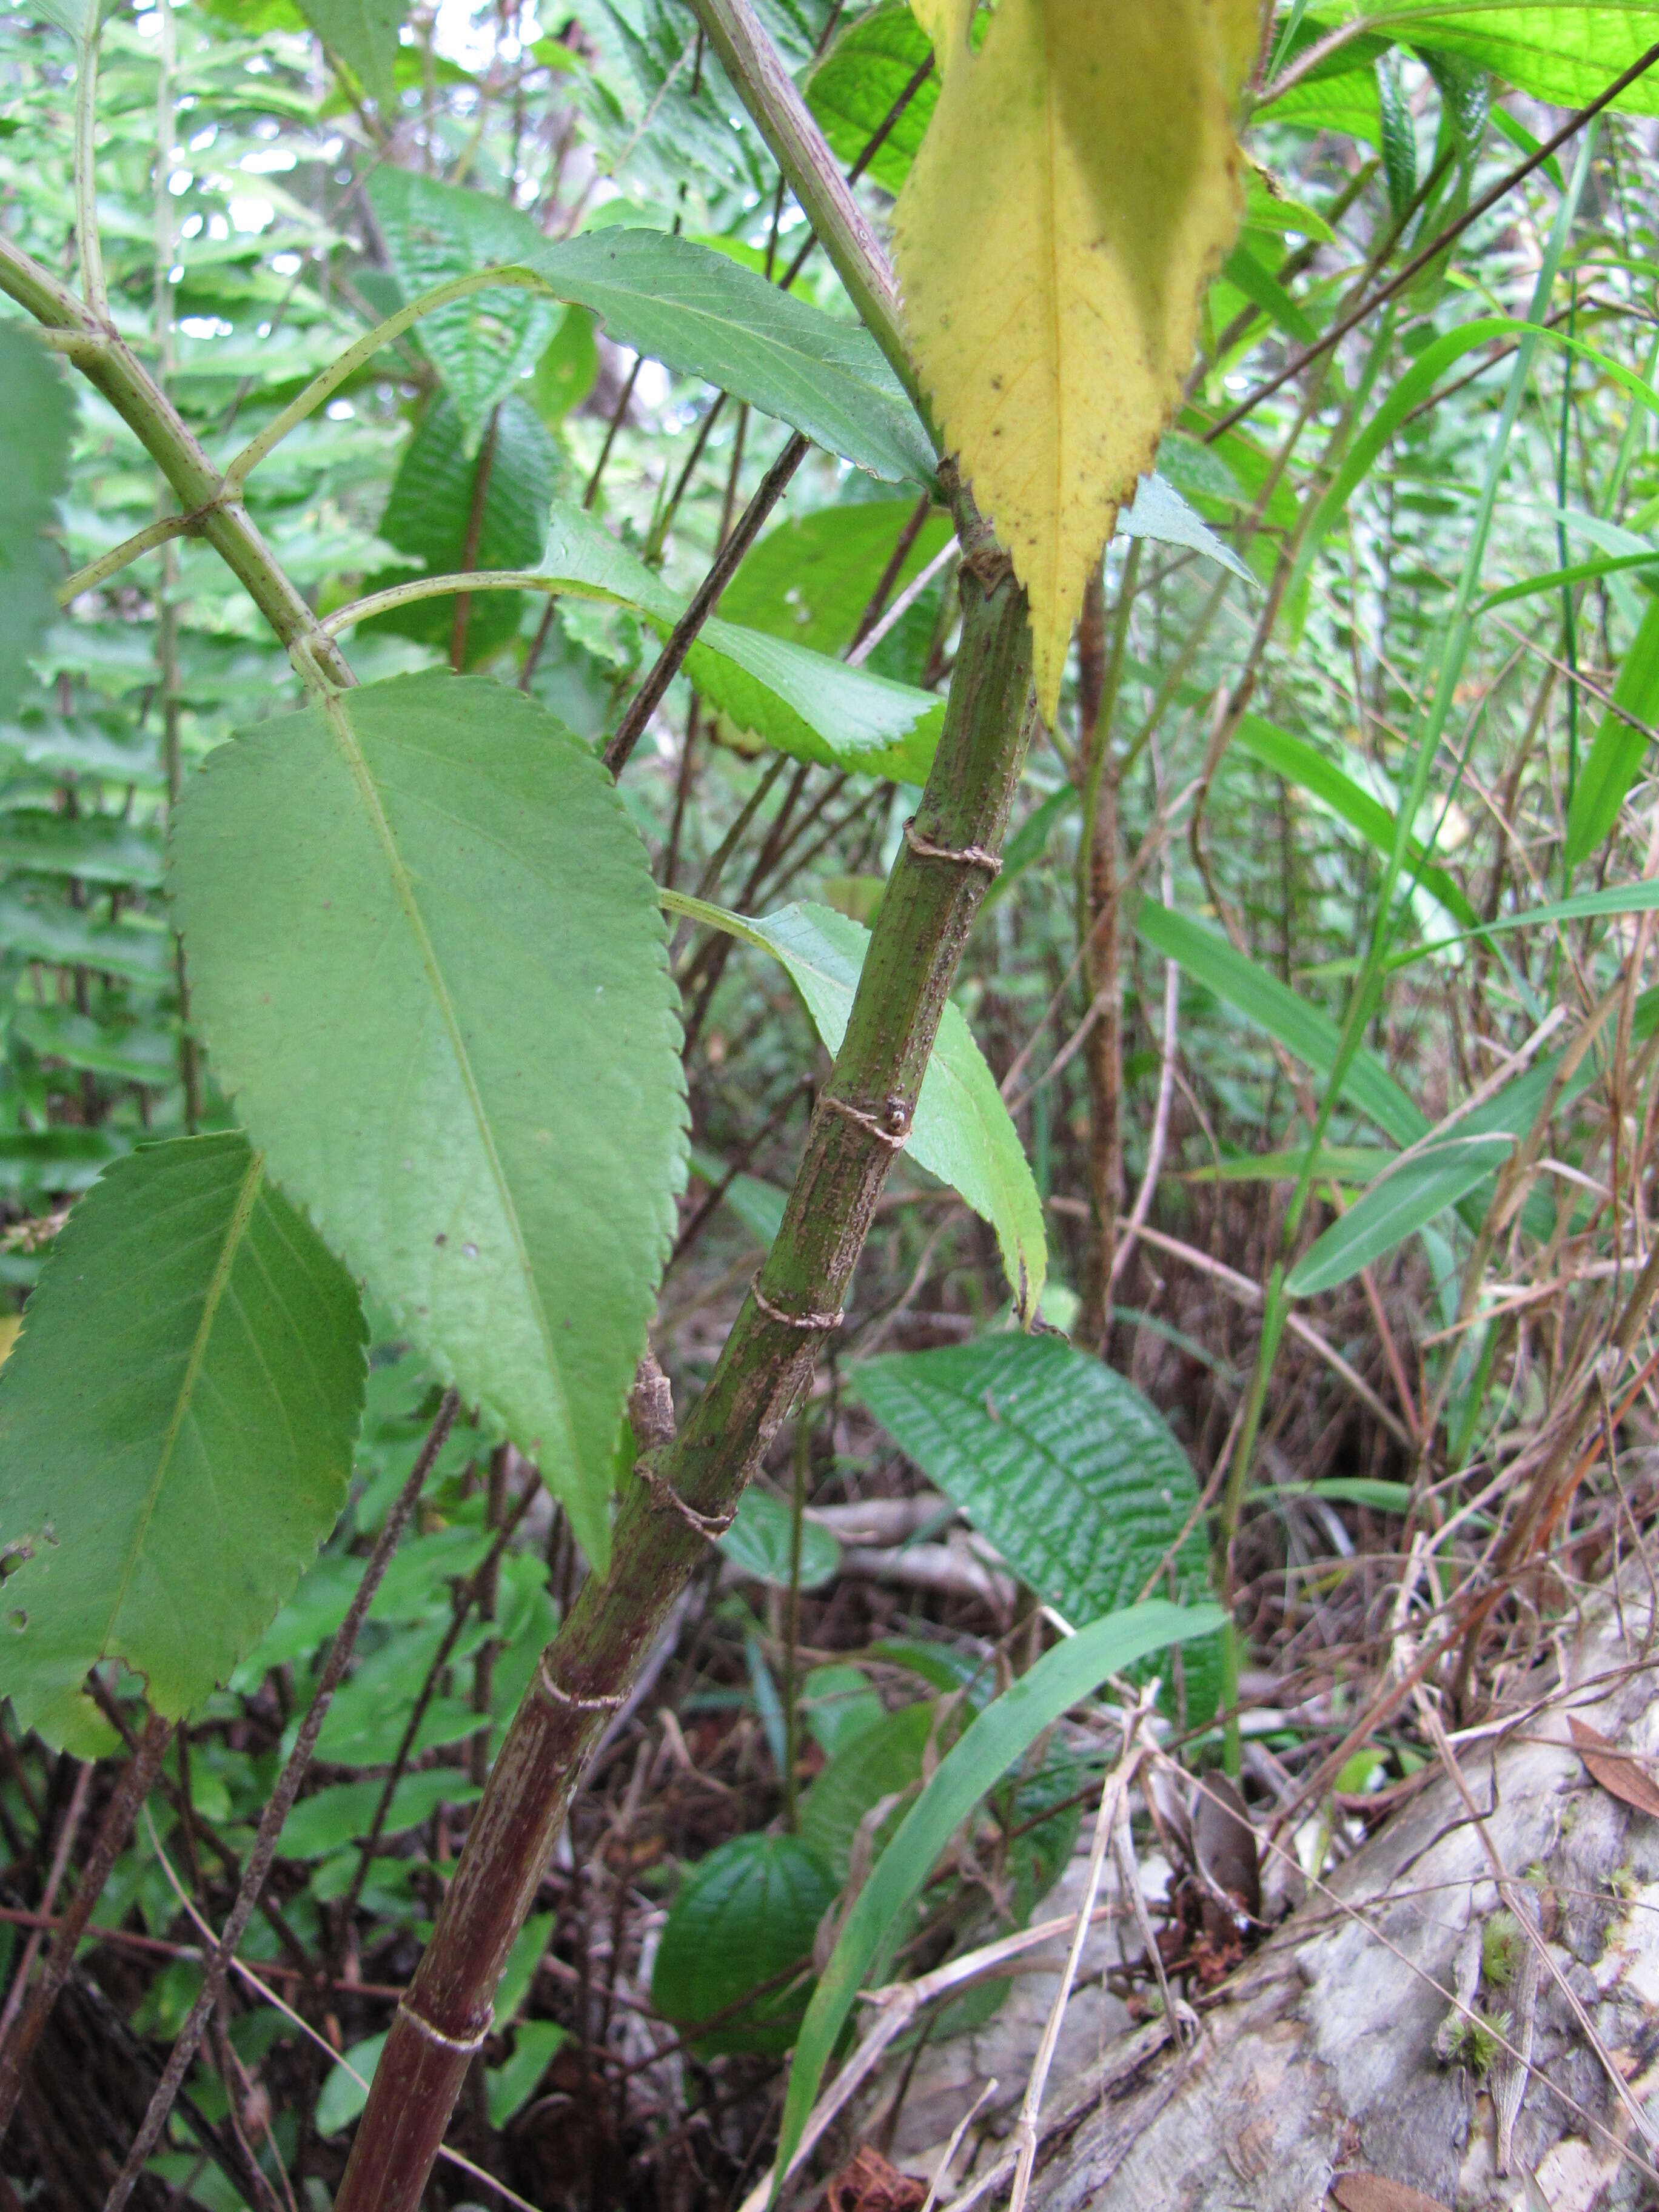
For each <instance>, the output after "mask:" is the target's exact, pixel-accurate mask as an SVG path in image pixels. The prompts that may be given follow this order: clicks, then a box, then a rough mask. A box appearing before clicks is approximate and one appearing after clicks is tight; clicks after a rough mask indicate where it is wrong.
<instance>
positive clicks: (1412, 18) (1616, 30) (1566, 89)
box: [1319, 0, 1659, 115]
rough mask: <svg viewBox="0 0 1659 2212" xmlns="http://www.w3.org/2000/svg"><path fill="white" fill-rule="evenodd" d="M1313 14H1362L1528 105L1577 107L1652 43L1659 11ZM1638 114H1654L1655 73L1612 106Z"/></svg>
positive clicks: (1610, 5) (1574, 8)
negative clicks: (1526, 98) (1494, 77)
mask: <svg viewBox="0 0 1659 2212" xmlns="http://www.w3.org/2000/svg"><path fill="white" fill-rule="evenodd" d="M1319 12H1320V14H1321V15H1325V16H1328V17H1342V16H1354V15H1363V16H1364V19H1365V22H1366V26H1367V27H1368V28H1369V29H1375V30H1383V31H1389V32H1391V33H1393V34H1394V36H1395V37H1396V38H1397V39H1400V40H1402V41H1403V42H1404V43H1405V44H1406V45H1407V46H1418V47H1421V48H1423V49H1424V50H1425V51H1433V52H1440V53H1446V54H1455V55H1457V56H1459V57H1460V58H1462V59H1464V60H1467V61H1471V62H1478V63H1479V64H1480V66H1481V67H1482V68H1483V69H1489V70H1495V71H1496V73H1497V74H1498V76H1501V77H1505V78H1507V79H1508V81H1509V82H1510V83H1511V84H1512V85H1514V86H1516V88H1518V89H1519V90H1520V91H1522V92H1527V93H1530V94H1532V96H1533V97H1534V100H1549V101H1552V102H1553V104H1554V105H1555V106H1559V107H1579V106H1583V105H1584V103H1585V102H1586V101H1588V100H1594V99H1595V96H1596V94H1598V93H1600V92H1603V91H1605V90H1606V88H1607V86H1608V85H1609V84H1610V83H1611V82H1612V81H1613V78H1614V77H1616V76H1620V75H1621V74H1622V73H1623V71H1625V70H1627V69H1628V68H1629V67H1630V65H1631V64H1632V62H1635V61H1638V60H1639V59H1640V58H1641V57H1642V55H1644V53H1645V52H1647V50H1648V48H1649V47H1650V46H1659V7H1655V6H1653V5H1652V4H1651V0H1597V4H1589V5H1583V4H1579V0H1541V4H1537V3H1536V0H1535V4H1534V5H1533V6H1531V7H1521V8H1510V7H1502V6H1497V5H1492V4H1488V5H1485V6H1481V5H1479V4H1477V5H1475V6H1473V7H1472V6H1470V5H1469V4H1468V0H1462V4H1461V5H1460V4H1458V0H1405V4H1403V5H1400V4H1396V5H1395V6H1392V7H1382V8H1379V7H1377V6H1376V5H1375V4H1374V0H1338V4H1337V5H1335V6H1332V5H1330V4H1328V0H1327V4H1326V5H1325V6H1323V7H1322V8H1321V9H1320V11H1319ZM1614 105H1615V106H1619V107H1622V108H1626V109H1628V110H1629V111H1630V112H1632V113H1633V114H1637V115H1656V114H1659V73H1656V72H1655V71H1653V70H1650V71H1649V73H1648V75H1647V76H1644V77H1638V79H1637V81H1636V82H1635V83H1634V84H1632V86H1630V87H1629V88H1628V89H1627V90H1626V91H1625V92H1622V93H1620V95H1619V98H1618V100H1616V102H1615V103H1614Z"/></svg>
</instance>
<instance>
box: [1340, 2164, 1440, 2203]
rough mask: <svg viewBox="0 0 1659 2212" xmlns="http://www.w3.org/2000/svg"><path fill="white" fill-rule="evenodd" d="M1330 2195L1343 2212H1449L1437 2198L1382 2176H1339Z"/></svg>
mask: <svg viewBox="0 0 1659 2212" xmlns="http://www.w3.org/2000/svg"><path fill="white" fill-rule="evenodd" d="M1331 2194H1332V2196H1333V2197H1335V2199H1336V2201H1337V2203H1339V2204H1340V2206H1341V2207H1342V2212H1446V2208H1445V2206H1444V2205H1443V2204H1442V2203H1439V2201H1438V2200H1437V2198H1435V2197H1425V2195H1424V2194H1423V2192H1422V2191H1421V2190H1420V2189H1408V2188H1407V2186H1406V2185H1405V2183H1404V2182H1403V2181H1389V2180H1387V2179H1385V2178H1384V2177H1383V2175H1382V2174H1380V2173H1339V2174H1338V2176H1337V2177H1336V2179H1335V2180H1334V2182H1332V2184H1331Z"/></svg>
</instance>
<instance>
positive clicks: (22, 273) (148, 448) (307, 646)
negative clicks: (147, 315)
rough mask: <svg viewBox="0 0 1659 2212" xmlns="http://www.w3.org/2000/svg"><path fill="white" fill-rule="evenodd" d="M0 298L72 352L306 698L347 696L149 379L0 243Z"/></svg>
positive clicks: (44, 277) (346, 674) (276, 573)
mask: <svg viewBox="0 0 1659 2212" xmlns="http://www.w3.org/2000/svg"><path fill="white" fill-rule="evenodd" d="M0 291H3V292H4V293H6V294H7V295H8V296H9V298H11V299H13V300H15V301H16V302H17V303H18V305H19V306H20V307H23V308H25V309H27V312H28V313H30V314H32V315H33V317H34V318H35V319H36V320H37V321H38V322H40V323H43V324H44V325H46V328H47V329H48V330H49V331H62V332H64V333H65V334H67V336H68V337H70V338H72V339H74V340H75V341H76V345H75V347H74V349H73V358H74V359H75V361H76V366H77V367H78V368H80V370H81V372H82V374H83V375H84V376H85V377H86V379H87V380H88V383H89V384H91V385H93V386H94V387H95V388H96V389H97V390H98V391H99V392H102V394H103V395H104V397H105V398H106V399H107V400H108V401H109V403H110V404H111V406H112V407H113V408H114V410H115V411H116V413H117V414H118V415H119V416H120V417H121V418H122V420H123V421H124V422H125V423H126V424H127V425H128V427H129V428H131V430H132V431H133V432H134V433H135V434H136V435H137V438H138V441H139V442H140V443H141V444H142V445H143V448H144V450H145V452H146V453H149V456H150V459H152V460H153V461H155V464H156V465H157V466H158V467H159V468H160V470H161V473H162V475H163V476H164V477H166V478H167V482H168V483H169V484H171V485H172V487H173V495H174V496H175V497H176V499H177V500H178V501H179V506H180V507H182V508H183V509H184V511H185V513H187V514H191V515H193V516H194V517H195V518H196V521H197V527H198V528H199V531H200V534H201V535H202V537H204V538H205V539H206V540H207V542H208V543H209V544H210V545H211V546H212V547H213V548H214V550H215V551H216V553H218V555H219V556H220V557H221V558H222V560H223V562H225V565H226V566H227V567H228V568H229V569H230V571H231V573H232V574H233V575H234V576H235V577H236V579H237V580H238V582H239V583H240V584H241V585H242V586H243V587H244V588H245V589H246V592H247V594H248V596H249V598H250V599H252V601H253V604H254V605H255V606H257V607H258V610H259V611H260V613H261V614H262V615H264V618H265V620H266V621H267V622H268V623H270V627H271V628H272V629H273V630H275V631H276V635H277V637H278V638H279V639H280V640H281V641H282V642H283V645H284V646H285V647H287V649H288V653H289V659H291V660H292V661H293V663H294V665H295V669H296V671H298V672H299V674H300V676H301V678H302V679H303V680H304V681H305V682H306V684H308V685H309V686H310V687H311V688H312V689H313V690H331V689H332V690H345V689H347V688H348V687H349V685H350V684H352V683H353V681H354V680H355V679H354V678H353V676H352V673H351V671H350V669H349V667H348V665H346V662H345V660H344V659H343V656H342V654H341V653H340V651H339V648H338V647H337V646H336V645H335V643H334V642H333V641H332V639H331V638H330V637H329V636H328V635H327V633H326V632H325V630H324V629H323V627H322V625H321V624H320V623H319V621H318V620H317V617H316V616H315V615H314V614H313V612H312V611H311V609H310V608H309V607H308V606H307V605H306V603H305V600H304V599H302V598H301V594H300V592H298V591H297V590H296V589H295V586H294V585H293V584H292V583H291V582H290V581H289V578H288V576H287V575H286V574H285V573H284V572H283V568H282V565H281V563H280V562H278V561H277V559H276V555H275V554H274V553H273V552H272V551H271V550H270V546H269V545H267V544H266V543H265V541H264V538H263V537H262V536H261V535H260V533H259V532H258V530H257V529H256V528H255V526H254V525H253V523H252V520H250V518H249V515H248V512H247V509H246V507H244V506H243V505H242V502H241V501H240V499H239V498H238V497H236V496H235V495H234V493H231V492H227V491H226V489H224V486H223V485H222V482H221V479H220V476H219V472H218V471H217V470H216V468H215V467H214V465H213V464H212V462H211V461H210V460H209V459H208V457H207V455H206V454H205V453H204V452H203V450H202V447H201V446H200V445H199V443H198V442H197V440H196V439H195V438H194V437H192V436H191V433H190V432H189V430H187V429H186V428H185V424H184V422H183V421H182V419H181V418H180V416H179V411H178V410H177V408H175V407H174V406H173V403H172V401H171V400H170V399H169V398H167V395H166V393H165V392H163V391H162V390H161V387H160V386H159V385H158V384H157V383H156V381H155V378H154V377H153V376H151V375H150V374H149V371H148V370H147V369H146V368H144V367H143V363H142V362H139V360H138V359H137V356H135V355H134V354H133V353H132V352H131V350H130V349H129V348H128V347H127V346H126V345H125V343H123V342H122V340H121V339H120V338H118V337H116V336H115V335H114V334H113V333H112V332H111V331H107V330H105V329H103V328H101V327H100V325H99V324H98V322H97V320H96V319H95V318H94V316H93V315H92V313H90V311H89V310H88V308H87V307H84V306H83V305H82V302H81V301H79V300H77V299H76V296H75V295H74V294H73V293H72V292H71V291H70V290H69V289H68V288H67V287H66V286H64V285H63V284H60V283H58V280H57V278H56V277H54V276H51V275H49V274H48V273H47V271H46V270H44V269H43V268H41V266H40V264H39V263H38V262H36V261H33V260H31V259H30V258H29V256H28V255H27V253H24V252H21V250H20V249H19V248H18V247H17V246H14V245H13V244H12V243H11V241H10V240H9V239H5V238H0Z"/></svg>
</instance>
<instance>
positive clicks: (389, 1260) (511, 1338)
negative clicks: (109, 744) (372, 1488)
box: [173, 673, 684, 1565]
mask: <svg viewBox="0 0 1659 2212" xmlns="http://www.w3.org/2000/svg"><path fill="white" fill-rule="evenodd" d="M173 883H174V896H175V902H176V907H177V911H178V914H179V921H180V924H181V927H182V928H183V931H184V935H185V946H186V950H187V951H188V954H189V957H190V963H191V975H192V977H193V980H194V984H195V994H196V1006H197V1011H198V1012H199V1015H200V1018H201V1021H202V1024H203V1027H204V1030H205V1033H206V1035H207V1038H208V1041H209V1043H210V1047H211V1048H212V1053H213V1055H214V1064H215V1067H216V1073H217V1074H218V1077H219V1079H220V1081H221V1082H222V1084H223V1085H225V1086H226V1088H227V1089H228V1091H232V1092H234V1093H235V1094H237V1095H238V1096H239V1097H240V1099H241V1102H242V1104H243V1107H244V1109H245V1111H246V1115H247V1118H248V1120H249V1122H250V1124H251V1125H252V1128H253V1129H254V1132H255V1133H256V1135H258V1137H259V1139H261V1141H262V1142H264V1145H265V1146H266V1147H267V1148H268V1151H269V1152H270V1160H271V1165H272V1169H273V1171H274V1172H276V1174H278V1175H279V1176H282V1177H283V1181H284V1182H285V1183H286V1184H287V1185H288V1186H289V1188H292V1189H294V1190H295V1192H298V1193H302V1194H303V1195H304V1197H305V1199H306V1200H307V1204H308V1205H309V1206H310V1207H311V1209H312V1212H313V1216H314V1218H316V1220H317V1222H318V1224H319V1227H320V1228H321V1230H322V1231H323V1234H324V1235H325V1237H327V1238H329V1239H330V1240H331V1242H333V1243H336V1244H337V1248H338V1249H339V1250H340V1251H341V1252H342V1253H343V1255H344V1256H345V1258H346V1259H347V1261H348V1262H349V1265H350V1266H352V1267H354V1268H358V1269H361V1270H362V1273H364V1274H365V1275H366V1276H368V1279H369V1280H370V1282H371V1283H372V1284H373V1285H374V1290H375V1291H376V1294H377V1295H378V1296H379V1297H380V1298H382V1299H383V1300H384V1301H385V1303H386V1305H387V1307H388V1308H389V1309H390V1310H392V1313H393V1314H394V1315H395V1316H397V1318H398V1322H399V1325H400V1326H401V1327H402V1328H405V1329H406V1330H407V1331H408V1333H409V1334H410V1337H411V1338H412V1339H413V1340H414V1341H415V1342H416V1344H417V1345H418V1346H420V1347H421V1349H422V1353H423V1355H424V1356H425V1357H426V1358H428V1360H429V1361H430V1362H431V1364H433V1365H434V1366H435V1367H436V1368H437V1370H439V1372H440V1374H441V1376H442V1377H443V1378H444V1379H445V1380H446V1381H451V1380H453V1382H454V1383H456V1384H457V1386H458V1387H459V1389H460V1390H461V1392H462V1394H463V1395H464V1396H465V1398H466V1400H467V1401H469V1402H472V1403H477V1404H478V1405H480V1406H481V1407H483V1410H484V1413H485V1415H486V1419H487V1421H488V1423H489V1425H491V1426H492V1427H495V1428H496V1429H498V1430H499V1431H501V1432H502V1433H503V1434H505V1435H506V1436H507V1437H510V1438H511V1440H512V1441H513V1443H516V1444H517V1445H518V1446H519V1448H520V1450H522V1451H524V1452H526V1453H527V1454H528V1455H531V1456H532V1457H533V1458H535V1459H536V1460H537V1461H538V1463H539V1465H540V1468H541V1471H542V1475H543V1478H544V1480H545V1481H546V1482H547V1484H548V1486H549V1487H550V1489H551V1490H552V1491H553V1492H554V1493H555V1494H556V1496H558V1497H559V1498H562V1501H563V1502H564V1504H565V1505H566V1506H567V1508H568V1510H569V1511H570V1514H571V1516H572V1521H573V1524H574V1527H575V1528H576V1531H577V1533H578V1534H579V1535H580V1540H581V1541H582V1543H583V1545H584V1547H586V1550H587V1553H588V1555H589V1557H590V1558H591V1559H592V1560H593V1561H594V1562H595V1564H596V1565H603V1563H604V1561H605V1558H606V1556H607V1554H608V1551H609V1545H610V1522H609V1516H608V1513H607V1510H606V1509H607V1502H608V1498H609V1495H610V1488H611V1452H612V1446H613V1444H614V1443H615V1439H616V1434H617V1424H618V1422H619V1420H620V1419H621V1415H622V1408H623V1398H624V1396H625V1395H626V1393H627V1390H628V1387H629V1381H630V1379H631V1377H632V1376H633V1373H634V1370H635V1365H636V1364H637V1362H638V1359H639V1356H640V1353H641V1351H642V1350H643V1349H644V1345H645V1331H646V1325H647V1322H648V1320H649V1318H650V1315H651V1310H652V1307H653V1303H654V1300H655V1294H656V1281H657V1277H658V1273H659V1270H660V1268H661V1266H662V1264H663V1261H664V1259H665V1255H666V1253H667V1250H668V1247H669V1244H670V1243H671V1239H672V1237H673V1233H674V1227H675V1205H674V1197H675V1193H676V1190H677V1188H678V1185H679V1182H680V1180H681V1177H682V1175H683V1160H684V1126H683V1125H684V1079H683V1076H682V1073H681V1069H680V1061H679V1053H678V1018H677V1015H676V1012H675V1008H674V1002H673V996H672V987H671V983H670V981H669V978H668V975H667V970H666V963H665V946H664V929H663V924H662V918H661V915H660V913H659V912H658V911H657V909H656V906H655V893H654V888H653V884H652V881H651V876H650V871H649V868H648V866H647V860H646V855H645V850H644V848H643V846H642V845H641V842H640V841H639V838H638V836H637V835H636V833H635V830H634V829H633V828H632V827H631V825H630V823H629V820H628V817H627V815H626V813H625V812H624V811H623V805H622V802H621V800H620V799H619V798H618V797H617V793H616V791H615V789H614V788H613V787H612V785H611V780H610V778H609V777H608V776H607V775H605V770H604V769H603V768H602V767H601V766H600V764H599V762H598V761H597V760H596V759H595V758H594V757H593V756H592V753H590V752H589V751H588V750H587V749H586V747H585V746H583V745H581V744H579V743H578V742H577V740H576V739H575V738H572V737H571V735H570V734H569V732H568V731H567V730H565V729H564V727H563V726H562V724H560V723H558V722H557V721H556V720H554V719H553V717H552V716H551V715H550V714H547V713H546V712H545V711H544V709H542V708H539V707H538V706H537V705H536V704H535V703H534V702H533V701H532V700H529V699H526V697H525V696H523V695H522V694H521V693H520V692H517V691H513V690H507V689H506V688H505V687H503V686H501V685H499V684H489V683H486V682H484V681H483V680H481V679H479V678H463V677H453V676H448V675H444V674H439V673H432V674H428V675H422V676H413V677H400V678H397V679H395V680H394V681H392V682H391V683H386V684H371V685H368V686H365V687H364V688H363V689H362V690H355V691H349V692H347V693H344V694H343V695H341V696H338V697H337V698H335V699H331V701H330V702H328V704H327V707H326V708H322V707H311V708H307V709H306V710H305V711H304V712H303V713H301V714H295V715H291V716H287V717H282V718H278V719H275V720H270V721H266V722H263V723H260V724H259V725H258V726H257V727H256V728H254V729H252V730H251V731H248V732H245V733H244V734H243V735H241V736H240V737H238V738H235V739H234V740H233V741H232V742H231V743H230V744H224V745H221V746H220V747H219V748H218V749H217V750H216V751H215V752H213V753H211V754H210V756H209V758H208V763H207V765H206V767H205V768H204V769H203V770H202V772H201V773H200V774H199V775H197V776H196V777H195V778H193V779H192V781H191V786H190V787H189V789H188V790H187V791H186V793H185V799H184V801H183V803H182V805H181V806H180V808H179V816H178V827H177V829H176V830H175V833H174V866H173Z"/></svg>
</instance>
